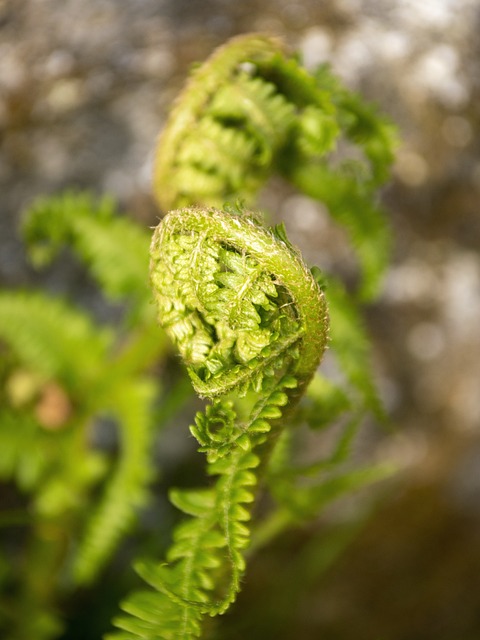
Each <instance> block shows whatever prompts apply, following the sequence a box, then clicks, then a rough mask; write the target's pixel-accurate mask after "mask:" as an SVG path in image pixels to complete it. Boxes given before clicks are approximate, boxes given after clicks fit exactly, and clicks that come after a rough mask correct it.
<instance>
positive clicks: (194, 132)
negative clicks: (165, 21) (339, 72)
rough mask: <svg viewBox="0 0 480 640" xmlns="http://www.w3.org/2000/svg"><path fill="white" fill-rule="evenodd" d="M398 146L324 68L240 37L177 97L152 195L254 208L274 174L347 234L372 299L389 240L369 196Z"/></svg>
mask: <svg viewBox="0 0 480 640" xmlns="http://www.w3.org/2000/svg"><path fill="white" fill-rule="evenodd" d="M395 141H396V138H395V133H394V129H393V127H392V126H391V124H390V123H389V122H388V121H387V120H386V119H385V118H383V117H380V115H379V114H378V113H377V112H376V110H375V109H374V108H373V107H370V106H369V105H366V104H365V103H364V102H363V101H361V100H360V99H359V98H358V97H357V96H356V95H355V94H354V93H352V92H351V91H348V90H347V89H346V88H345V87H343V86H342V85H341V84H340V82H339V81H338V80H337V79H336V78H334V76H333V75H332V74H331V73H330V72H329V70H328V69H327V68H326V67H325V66H323V67H320V69H319V70H318V71H317V73H316V74H309V73H308V72H307V71H306V70H305V69H304V68H303V67H302V66H301V64H300V63H299V62H298V60H297V59H296V58H294V57H292V56H289V55H288V54H287V52H286V50H285V48H284V47H283V46H282V44H281V43H280V42H279V41H278V40H276V39H275V38H271V37H267V36H261V35H247V36H240V37H237V38H234V39H233V40H231V41H230V42H229V43H227V44H226V45H225V46H223V47H221V48H220V49H218V50H217V51H216V52H215V53H214V54H213V55H212V56H211V58H210V59H209V60H207V61H206V62H205V63H204V64H203V65H201V66H200V67H198V68H197V69H195V71H194V72H193V73H192V76H191V78H190V81H189V83H188V85H187V86H186V88H185V90H184V91H183V93H182V94H181V95H180V96H179V98H178V101H177V104H176V107H175V108H174V109H173V110H172V113H171V115H170V118H169V120H168V122H167V125H166V127H165V129H164V131H163V133H162V135H161V136H160V140H159V143H158V146H157V155H156V162H155V175H154V189H155V195H156V197H157V200H158V202H159V204H160V207H161V208H162V209H163V210H164V211H168V210H170V209H173V208H177V207H182V206H188V205H207V206H217V207H221V206H222V205H223V203H225V202H229V201H235V200H237V198H238V197H241V198H242V200H244V201H245V202H246V203H247V204H250V203H252V201H253V200H254V198H255V196H256V194H257V193H258V191H259V190H260V188H261V187H262V186H263V185H264V183H265V182H266V181H267V179H268V178H269V177H270V176H271V175H273V174H275V173H280V174H281V175H283V176H284V177H285V178H286V179H287V180H288V181H290V182H292V183H293V184H294V185H295V186H296V187H297V188H298V189H299V190H300V191H302V192H304V193H306V194H307V195H309V196H311V197H312V198H315V199H317V200H320V201H322V202H323V203H324V204H325V205H326V206H327V207H328V209H329V212H330V214H331V216H332V217H333V218H334V219H335V220H336V221H337V222H338V223H339V224H341V225H342V226H344V227H345V228H346V229H347V231H348V233H349V235H350V237H351V239H352V244H353V246H354V247H355V250H356V252H357V255H358V259H359V263H360V265H361V267H362V271H363V283H362V286H361V293H362V294H363V296H364V297H371V296H372V295H373V294H374V293H375V291H376V289H377V287H378V283H379V279H380V276H381V275H382V272H383V269H384V268H385V265H386V262H387V256H388V244H389V242H388V240H389V234H388V231H387V228H386V225H385V222H384V220H383V216H382V212H381V209H380V208H379V207H378V205H376V204H375V202H374V194H375V190H376V189H377V187H378V186H379V184H381V183H382V182H383V181H384V180H385V179H386V177H387V174H388V167H389V165H390V163H391V162H392V159H393V151H392V149H393V147H394V145H395ZM339 147H342V154H338V153H337V150H338V148H339ZM372 249H373V250H372Z"/></svg>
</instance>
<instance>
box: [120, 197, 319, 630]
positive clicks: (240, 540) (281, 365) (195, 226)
mask: <svg viewBox="0 0 480 640" xmlns="http://www.w3.org/2000/svg"><path fill="white" fill-rule="evenodd" d="M151 280H152V287H153V290H154V296H155V300H156V303H157V306H158V312H159V320H160V323H161V324H162V326H163V327H164V328H165V330H166V331H167V333H168V334H169V335H170V337H171V338H172V340H173V342H174V343H175V344H176V346H177V348H178V350H179V351H180V354H181V356H182V358H183V360H184V362H185V364H186V365H187V368H188V371H189V374H190V377H191V379H192V383H193V385H194V387H195V389H196V391H197V392H198V393H199V395H201V396H203V397H206V398H208V399H209V400H210V401H211V404H209V405H208V406H207V407H206V410H205V412H204V413H201V412H200V413H198V414H197V416H196V419H195V424H194V425H193V426H192V427H191V432H192V434H193V435H194V436H195V437H196V438H197V440H198V442H199V444H200V451H203V452H205V453H206V454H207V463H208V465H207V472H208V474H209V475H211V476H214V477H215V478H216V480H215V482H214V484H213V485H212V486H211V487H209V488H206V489H205V488H202V489H193V490H174V491H172V492H171V494H170V498H171V500H172V502H173V503H174V504H175V506H177V507H178V508H180V509H181V510H182V511H183V512H184V513H186V514H187V515H188V516H190V518H189V519H187V520H186V521H184V522H183V523H181V524H180V526H179V527H177V529H176V530H175V532H174V536H173V544H172V546H171V547H170V550H169V551H168V553H167V558H166V559H167V563H166V564H160V565H159V564H155V563H148V562H147V563H140V564H138V565H137V570H138V572H139V573H140V575H141V576H142V577H143V578H144V579H145V580H146V582H148V583H149V585H150V586H151V587H153V589H154V591H141V592H138V593H136V594H134V595H133V596H131V597H130V598H129V599H128V600H127V601H126V602H124V603H123V605H122V608H123V609H124V611H125V612H126V613H127V614H129V615H127V616H125V615H124V616H121V617H119V618H117V619H116V620H115V625H116V626H117V627H119V628H120V629H122V632H121V633H120V634H116V635H114V636H109V637H112V638H113V637H116V638H122V639H125V640H126V639H127V638H132V639H133V638H138V637H142V638H143V637H149V638H162V639H164V640H181V639H183V640H188V639H190V638H197V637H199V636H200V635H201V633H202V628H203V622H204V618H205V616H206V615H209V616H215V615H217V614H222V613H224V612H225V611H226V610H227V609H228V607H229V606H230V604H231V603H232V602H233V601H234V600H235V598H236V595H237V593H238V591H239V590H240V583H241V579H242V576H243V573H244V571H245V559H244V555H243V553H244V550H245V548H246V547H247V546H248V544H249V540H250V529H249V527H248V521H249V520H250V507H251V505H252V503H253V502H254V498H255V491H254V489H255V485H256V484H257V482H258V477H259V473H260V470H261V469H262V468H263V465H264V462H265V458H266V457H268V453H269V451H270V449H271V446H270V444H271V442H273V441H274V440H275V437H276V435H277V434H278V433H279V432H280V428H281V425H282V421H284V420H285V418H286V415H287V414H288V413H289V412H290V411H291V410H292V408H293V407H294V406H295V404H296V403H297V402H298V400H299V398H300V397H301V395H302V393H303V391H304V390H305V389H306V385H307V384H308V382H309V380H310V379H311V377H312V375H313V374H314V372H315V370H316V368H317V366H318V364H319V362H320V359H321V356H322V354H323V351H324V349H325V346H326V341H327V326H328V321H327V312H326V305H325V300H324V296H323V293H322V291H321V289H320V287H319V286H318V284H317V282H316V280H315V278H314V277H313V275H312V273H311V272H310V270H309V269H308V268H307V267H306V266H305V264H304V263H303V261H302V259H301V257H300V255H299V253H298V252H297V251H296V250H295V249H294V248H293V247H292V245H290V243H289V242H288V240H287V239H286V236H285V234H284V231H283V229H279V228H276V229H270V230H268V229H265V228H263V227H262V226H261V224H260V223H259V222H258V221H257V220H256V218H255V217H254V216H253V215H252V214H249V213H247V212H244V211H241V210H230V211H221V210H218V209H213V208H206V209H199V208H190V209H180V210H178V211H173V212H171V213H169V214H168V215H167V216H166V217H165V219H164V220H163V222H162V223H161V224H160V225H159V226H158V227H157V229H156V231H155V233H154V236H153V241H152V246H151ZM146 629H148V635H145V633H146Z"/></svg>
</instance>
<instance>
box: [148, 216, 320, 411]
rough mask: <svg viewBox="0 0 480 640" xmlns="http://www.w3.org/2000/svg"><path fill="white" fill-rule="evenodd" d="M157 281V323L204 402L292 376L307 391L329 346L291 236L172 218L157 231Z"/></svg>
mask: <svg viewBox="0 0 480 640" xmlns="http://www.w3.org/2000/svg"><path fill="white" fill-rule="evenodd" d="M151 277H152V286H153V290H154V295H155V300H156V303H157V305H158V313H159V321H160V323H161V324H162V326H163V327H164V328H165V329H166V331H167V333H168V334H169V335H170V337H171V338H172V340H173V341H174V342H175V344H176V346H177V348H178V349H179V351H180V354H181V356H182V358H183V360H184V362H185V364H186V365H187V367H188V371H189V374H190V377H191V379H192V383H193V385H194V387H195V389H196V391H197V392H198V394H199V395H200V396H202V397H206V398H210V399H212V398H216V397H218V396H222V395H225V394H227V393H229V392H230V391H232V390H233V389H236V390H237V391H240V392H241V393H242V394H243V393H244V392H245V391H246V390H247V389H248V388H252V389H254V390H255V391H257V392H261V390H262V384H263V381H264V379H265V378H267V379H268V378H271V377H272V376H273V377H275V376H276V375H278V372H283V373H285V372H287V371H288V373H289V374H291V375H293V376H294V377H295V378H296V380H297V382H298V386H299V387H300V389H301V388H303V386H304V385H305V384H306V383H308V381H309V380H310V378H311V376H312V375H313V373H314V372H315V370H316V368H317V366H318V363H319V361H320V358H321V356H322V354H323V351H324V349H325V346H326V341H327V326H328V322H327V312H326V304H325V299H324V296H323V293H322V291H321V289H320V287H319V286H318V284H317V282H316V280H315V279H314V277H313V276H312V273H311V272H310V270H309V269H308V268H307V267H306V265H305V264H304V262H303V260H302V259H301V257H300V255H299V253H298V252H297V250H296V249H295V248H294V247H293V246H292V245H291V244H290V243H289V242H288V240H287V239H286V237H285V236H284V234H283V233H281V232H278V231H276V230H275V229H271V230H269V229H265V228H264V227H262V226H261V224H260V223H259V222H258V221H257V220H256V219H255V217H254V216H253V215H252V214H248V213H246V212H242V211H238V212H234V213H232V212H231V211H229V212H226V211H221V210H217V209H199V208H190V209H181V210H178V211H173V212H171V213H169V214H168V215H167V216H166V217H165V219H164V220H163V222H162V223H161V224H160V225H159V226H158V227H157V229H156V231H155V233H154V237H153V241H152V246H151ZM297 393H298V391H297Z"/></svg>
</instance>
